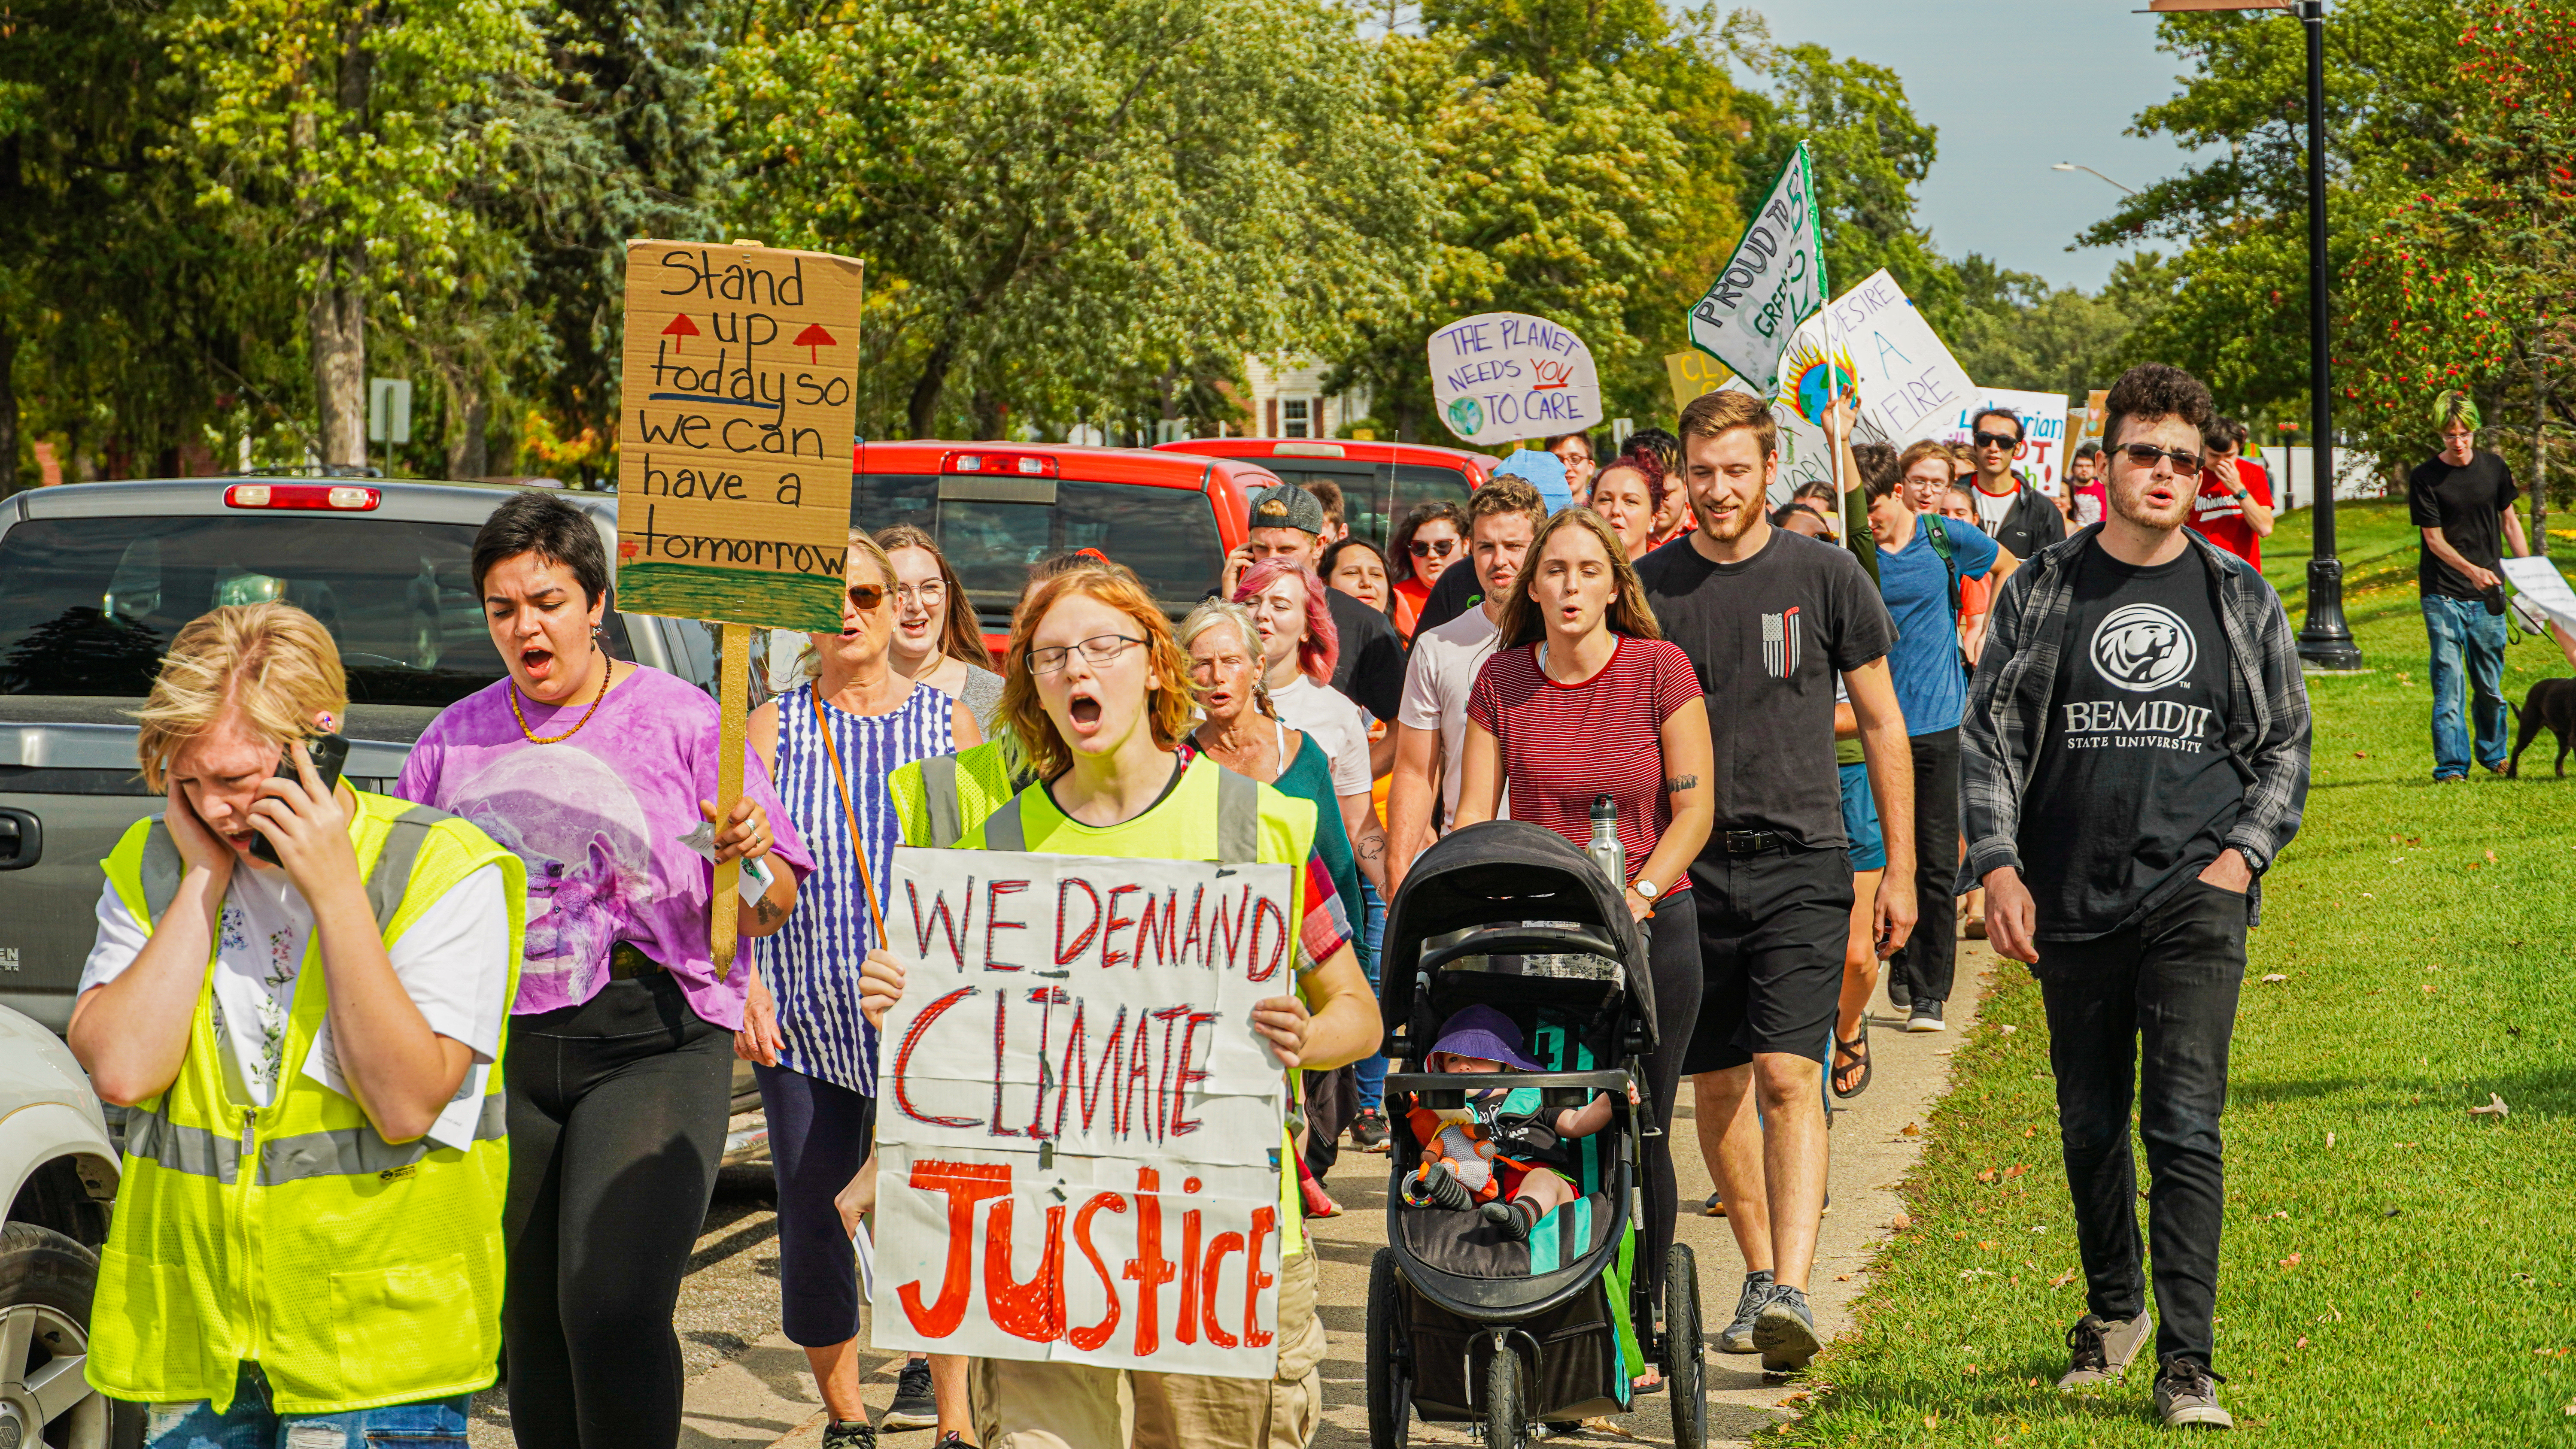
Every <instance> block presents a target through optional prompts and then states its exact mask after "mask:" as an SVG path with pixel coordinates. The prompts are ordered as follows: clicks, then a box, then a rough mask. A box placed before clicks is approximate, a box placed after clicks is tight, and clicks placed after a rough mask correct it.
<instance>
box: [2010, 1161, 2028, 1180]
mask: <svg viewBox="0 0 2576 1449" xmlns="http://www.w3.org/2000/svg"><path fill="white" fill-rule="evenodd" d="M2029 1171H2030V1168H2029V1167H2028V1166H2026V1165H2024V1164H2022V1163H2018V1162H2016V1163H2014V1164H2013V1165H2012V1166H2010V1167H2007V1168H2005V1169H2004V1176H2005V1177H2008V1178H2011V1177H2021V1176H2024V1175H2026V1174H2028V1173H2029Z"/></svg>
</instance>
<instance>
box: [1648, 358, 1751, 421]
mask: <svg viewBox="0 0 2576 1449" xmlns="http://www.w3.org/2000/svg"><path fill="white" fill-rule="evenodd" d="M1664 377H1665V378H1666V380H1668V381H1669V382H1671V383H1672V385H1673V411H1674V412H1680V411H1681V410H1682V409H1684V408H1686V407H1689V406H1690V404H1691V399H1692V398H1695V397H1698V396H1700V395H1701V394H1703V393H1712V392H1715V391H1717V390H1718V389H1719V388H1722V387H1724V386H1726V385H1727V383H1728V382H1730V381H1732V380H1734V379H1735V369H1734V368H1731V367H1729V366H1727V365H1726V364H1725V363H1723V362H1720V361H1718V360H1717V359H1716V358H1714V357H1711V356H1709V355H1708V354H1707V353H1705V352H1702V351H1700V350H1699V349H1698V348H1695V347H1694V348H1687V349H1684V350H1683V351H1680V352H1667V353H1665V354H1664Z"/></svg>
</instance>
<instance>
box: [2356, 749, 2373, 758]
mask: <svg viewBox="0 0 2576 1449" xmlns="http://www.w3.org/2000/svg"><path fill="white" fill-rule="evenodd" d="M2352 757H2353V758H2354V759H2356V760H2367V759H2369V758H2370V751H2368V750H2355V751H2353V752H2352Z"/></svg>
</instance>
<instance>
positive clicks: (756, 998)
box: [734, 528, 983, 1449]
mask: <svg viewBox="0 0 2576 1449" xmlns="http://www.w3.org/2000/svg"><path fill="white" fill-rule="evenodd" d="M886 555H887V550H885V549H883V548H881V547H879V546H878V544H877V541H876V540H874V539H871V538H870V537H868V535H866V534H865V533H862V532H860V531H859V530H857V529H855V528H854V529H851V530H850V551H849V564H848V574H847V579H848V587H847V589H846V590H845V592H844V593H843V595H842V600H841V631H840V632H839V633H837V634H811V635H808V636H806V641H807V642H806V647H807V649H808V650H810V651H811V657H812V659H813V662H814V666H815V673H814V677H813V678H811V679H808V680H807V681H805V682H804V683H802V684H799V685H797V686H796V687H795V688H794V689H791V690H789V691H788V692H787V693H785V694H782V695H779V696H778V697H777V698H775V699H772V700H770V701H769V702H768V703H766V704H763V705H762V706H761V707H760V708H758V709H756V710H753V711H752V713H751V721H750V728H749V731H748V733H749V737H750V740H751V748H752V750H753V751H754V752H755V753H756V754H758V755H759V756H760V761H761V763H762V764H764V765H766V766H768V767H769V772H770V776H771V778H773V779H775V780H776V781H777V782H778V798H779V803H780V804H781V805H783V806H784V807H785V808H786V811H787V818H788V819H789V820H791V821H794V822H795V825H796V833H797V836H798V837H799V838H800V839H802V840H803V841H804V842H805V848H806V850H807V851H808V852H809V853H811V854H812V856H813V857H814V873H813V874H812V875H809V876H807V877H806V878H805V883H804V887H803V906H804V909H802V910H800V911H798V912H797V913H796V914H795V915H794V916H792V917H790V918H789V919H788V922H787V925H786V928H785V929H783V930H781V931H779V932H778V934H776V935H774V936H770V937H767V938H765V939H763V940H761V941H760V942H758V943H757V949H756V950H755V951H754V953H753V961H754V970H753V974H752V977H751V985H750V998H749V1001H748V1003H747V1004H746V1006H745V1008H744V1012H743V1026H742V1030H741V1031H740V1032H739V1033H737V1034H736V1036H735V1039H734V1054H735V1055H736V1056H739V1057H742V1058H743V1059H745V1060H747V1061H749V1062H750V1063H752V1070H753V1072H754V1073H755V1074H757V1075H758V1076H759V1078H760V1100H761V1105H762V1107H763V1108H764V1109H765V1110H766V1112H767V1114H768V1117H769V1145H770V1155H771V1157H772V1159H773V1161H774V1163H775V1165H776V1168H777V1176H778V1268H779V1279H780V1290H779V1291H780V1300H781V1307H780V1328H781V1330H782V1331H783V1332H785V1333H786V1335H787V1336H788V1337H789V1338H790V1339H792V1340H794V1341H795V1342H796V1343H797V1344H798V1345H799V1346H800V1347H802V1348H803V1349H804V1350H805V1359H806V1362H807V1363H808V1365H810V1366H811V1367H812V1369H813V1371H814V1383H815V1386H816V1387H817V1388H818V1389H820V1390H821V1391H822V1395H823V1403H824V1406H825V1407H826V1408H827V1409H829V1410H830V1411H831V1416H832V1419H831V1422H830V1423H828V1424H826V1425H825V1426H824V1430H823V1444H824V1446H825V1449H861V1446H866V1445H873V1444H874V1443H875V1442H876V1440H875V1436H874V1431H873V1429H872V1427H871V1426H870V1425H869V1423H868V1415H867V1407H866V1405H865V1404H864V1403H863V1402H862V1401H861V1399H860V1394H859V1358H858V1349H857V1339H858V1333H859V1280H858V1265H857V1262H856V1260H855V1259H853V1258H852V1257H851V1255H850V1239H849V1235H848V1234H847V1233H846V1232H844V1231H843V1229H842V1223H841V1214H840V1212H839V1210H838V1209H837V1208H836V1207H835V1206H834V1202H833V1200H834V1198H835V1197H836V1196H837V1195H838V1194H839V1193H840V1192H841V1190H842V1189H843V1188H844V1187H845V1186H847V1185H848V1183H849V1182H850V1180H851V1178H852V1177H854V1176H855V1175H856V1174H857V1172H858V1170H859V1166H860V1164H861V1163H862V1162H864V1161H865V1160H866V1158H867V1156H868V1151H869V1146H870V1143H871V1141H872V1139H873V1137H874V1135H875V1125H876V1092H877V1034H876V1032H875V1031H874V1030H873V1029H872V1028H870V1027H869V1026H868V1025H867V1024H866V1023H865V1022H864V1021H863V1020H862V1019H861V1018H860V1016H859V1013H858V973H859V962H860V960H861V959H862V958H864V957H865V956H866V955H867V952H868V950H869V948H871V947H873V946H875V945H877V944H878V935H877V927H878V924H879V917H880V912H881V910H882V908H883V906H884V904H885V887H884V881H885V880H886V877H887V874H888V873H889V872H890V871H891V870H892V869H893V865H894V847H895V843H896V841H897V840H898V839H899V838H900V830H899V828H898V826H897V825H896V821H895V807H894V800H893V797H892V796H891V795H889V794H888V793H887V791H886V784H885V781H886V775H887V773H888V772H890V771H892V770H895V769H898V768H901V767H902V766H904V765H908V764H910V763H912V762H913V761H915V760H921V759H927V758H928V757H930V756H932V755H942V754H947V753H950V752H951V751H955V750H963V749H968V748H971V747H972V746H974V745H977V744H980V743H982V741H983V735H982V734H981V732H979V731H978V730H977V728H976V726H975V716H974V715H973V713H972V712H971V711H970V710H969V709H968V707H967V704H966V701H965V700H963V699H960V698H956V697H954V696H952V695H949V694H947V693H944V692H942V691H940V690H938V689H935V688H933V687H932V686H931V685H930V683H929V682H928V681H927V680H925V679H923V678H921V677H919V676H917V675H909V674H906V673H905V672H903V670H902V669H901V668H899V667H898V664H897V661H896V648H895V640H896V637H897V635H898V633H899V632H900V620H901V619H902V617H903V613H904V611H903V610H902V609H901V608H900V607H899V606H898V604H897V603H896V598H895V580H896V579H897V578H898V577H899V575H898V574H897V573H896V566H895V564H894V563H893V562H892V561H891V560H889V559H888V558H887V556H886ZM904 1368H905V1373H906V1375H907V1377H908V1379H910V1380H912V1381H911V1382H906V1383H903V1384H901V1385H899V1386H898V1390H897V1395H896V1396H897V1398H898V1399H903V1400H906V1402H905V1403H903V1404H902V1405H899V1406H898V1407H900V1408H902V1409H904V1410H906V1414H905V1417H906V1419H907V1422H906V1423H904V1424H902V1425H900V1426H891V1427H903V1428H920V1427H926V1426H924V1425H922V1424H920V1423H919V1422H918V1421H917V1418H916V1417H915V1416H916V1415H917V1414H918V1412H919V1410H920V1409H921V1408H922V1407H923V1405H922V1404H920V1403H918V1402H915V1401H918V1400H924V1399H929V1398H931V1397H932V1386H931V1370H930V1367H929V1365H928V1364H927V1363H926V1362H924V1361H922V1360H918V1359H916V1360H910V1361H907V1362H906V1364H905V1366H904ZM963 1408H964V1405H963V1404H959V1405H957V1406H956V1409H957V1410H958V1411H960V1412H959V1413H958V1414H957V1415H956V1417H955V1418H954V1419H953V1420H952V1421H951V1422H950V1423H949V1424H948V1425H946V1426H945V1427H947V1428H948V1429H950V1430H951V1431H952V1432H957V1431H963V1430H964V1429H965V1428H966V1427H967V1426H966V1424H965V1422H964V1418H963V1414H962V1410H963ZM927 1417H930V1418H931V1419H932V1420H933V1421H934V1422H936V1419H937V1414H936V1411H935V1409H934V1410H933V1411H932V1413H931V1414H930V1415H928V1416H927Z"/></svg>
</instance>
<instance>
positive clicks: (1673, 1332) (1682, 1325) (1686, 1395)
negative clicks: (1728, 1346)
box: [1661, 1243, 1708, 1449]
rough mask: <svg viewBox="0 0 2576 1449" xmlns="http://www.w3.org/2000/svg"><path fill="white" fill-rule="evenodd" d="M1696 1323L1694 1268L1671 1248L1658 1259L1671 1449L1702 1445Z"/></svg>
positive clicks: (1704, 1390)
mask: <svg viewBox="0 0 2576 1449" xmlns="http://www.w3.org/2000/svg"><path fill="white" fill-rule="evenodd" d="M1705 1352H1706V1349H1705V1345H1704V1343H1703V1341H1702V1335H1701V1330H1700V1321H1699V1263H1698V1260H1697V1259H1696V1258H1694V1257H1692V1255H1691V1250H1690V1245H1689V1244H1687V1243H1675V1244H1673V1246H1672V1251H1671V1252H1670V1253H1669V1254H1667V1255H1666V1257H1665V1259H1664V1341H1663V1360H1662V1365H1661V1366H1662V1368H1663V1371H1664V1386H1665V1392H1667V1393H1669V1394H1671V1395H1672V1405H1673V1449H1705V1446H1706V1445H1707V1443H1708V1372H1707V1367H1706V1360H1705V1358H1704V1354H1705Z"/></svg>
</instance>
